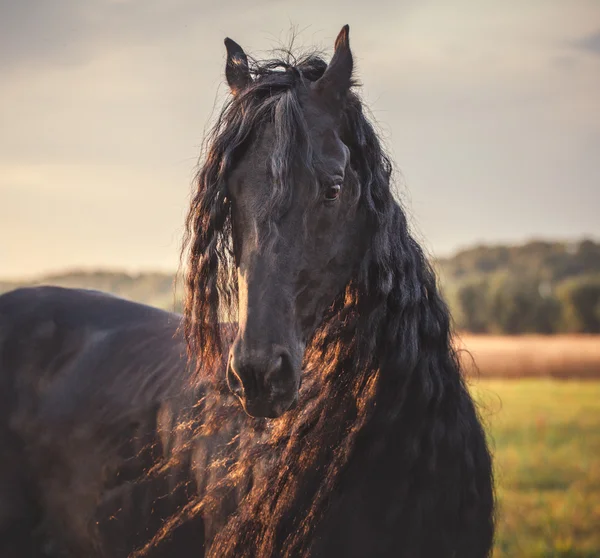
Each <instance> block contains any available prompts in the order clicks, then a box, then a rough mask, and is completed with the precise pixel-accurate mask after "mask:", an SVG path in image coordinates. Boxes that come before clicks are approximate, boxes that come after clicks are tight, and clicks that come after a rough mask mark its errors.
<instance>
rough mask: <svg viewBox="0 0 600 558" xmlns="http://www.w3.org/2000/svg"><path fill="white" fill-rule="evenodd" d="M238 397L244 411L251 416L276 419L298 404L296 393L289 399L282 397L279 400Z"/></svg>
mask: <svg viewBox="0 0 600 558" xmlns="http://www.w3.org/2000/svg"><path fill="white" fill-rule="evenodd" d="M238 399H239V400H240V403H241V404H242V408H243V409H244V411H245V413H246V414H247V415H248V416H250V417H253V418H266V419H277V418H280V417H281V416H283V415H284V414H285V413H287V412H288V411H290V410H292V409H294V408H295V407H296V406H297V405H298V395H297V394H296V395H294V397H293V398H292V399H291V400H290V399H284V400H281V401H268V400H267V401H262V400H259V399H254V400H252V401H246V400H245V399H243V398H241V397H240V398H238Z"/></svg>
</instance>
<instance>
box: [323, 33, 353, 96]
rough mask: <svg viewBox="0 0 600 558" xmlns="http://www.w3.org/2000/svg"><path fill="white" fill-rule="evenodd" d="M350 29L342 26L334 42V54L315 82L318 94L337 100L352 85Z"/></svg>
mask: <svg viewBox="0 0 600 558" xmlns="http://www.w3.org/2000/svg"><path fill="white" fill-rule="evenodd" d="M349 33H350V27H349V26H348V25H344V27H342V30H341V31H340V33H339V35H338V36H337V39H336V40H335V52H334V53H333V58H332V59H331V62H330V63H329V66H327V69H326V70H325V73H324V74H323V75H322V76H321V77H320V78H319V79H318V80H317V81H316V82H315V84H314V89H315V91H317V92H318V93H320V94H322V95H326V96H330V97H331V98H333V99H335V100H339V99H340V98H341V96H342V95H343V94H344V93H346V92H347V91H348V89H350V86H351V85H352V68H353V64H354V63H353V61H352V51H351V50H350V39H349Z"/></svg>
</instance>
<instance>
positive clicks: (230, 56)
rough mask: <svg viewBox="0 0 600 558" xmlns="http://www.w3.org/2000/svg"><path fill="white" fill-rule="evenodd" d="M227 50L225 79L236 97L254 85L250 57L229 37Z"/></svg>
mask: <svg viewBox="0 0 600 558" xmlns="http://www.w3.org/2000/svg"><path fill="white" fill-rule="evenodd" d="M225 48H226V49H227V64H226V65H225V77H226V78H227V83H228V84H229V88H230V89H231V92H232V93H233V95H234V96H236V95H238V94H239V93H240V91H242V90H243V89H245V88H246V87H248V85H250V83H252V78H251V77H250V68H249V67H248V57H247V56H246V53H245V52H244V51H243V49H242V47H241V46H240V45H238V44H237V43H236V42H235V41H232V40H231V39H230V38H229V37H227V38H226V39H225Z"/></svg>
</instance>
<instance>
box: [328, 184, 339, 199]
mask: <svg viewBox="0 0 600 558" xmlns="http://www.w3.org/2000/svg"><path fill="white" fill-rule="evenodd" d="M341 191H342V185H341V184H332V185H331V186H328V187H327V190H326V191H325V201H328V202H332V201H335V200H337V199H338V198H339V197H340V193H341Z"/></svg>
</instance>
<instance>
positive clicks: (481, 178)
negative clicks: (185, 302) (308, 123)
mask: <svg viewBox="0 0 600 558" xmlns="http://www.w3.org/2000/svg"><path fill="white" fill-rule="evenodd" d="M346 23H348V24H350V40H351V45H352V49H353V52H354V55H355V61H356V70H357V75H358V77H359V79H360V80H361V82H362V83H363V84H364V86H363V96H364V98H365V99H366V101H367V104H368V105H369V107H370V109H371V111H372V113H373V114H374V116H375V118H376V119H377V121H378V123H379V128H380V129H381V131H382V134H383V136H384V138H385V140H386V143H387V144H388V145H389V146H390V148H391V151H392V154H393V157H394V160H395V162H396V166H397V168H398V170H399V171H400V172H401V182H400V184H401V188H402V192H403V196H404V198H405V203H406V206H407V209H408V212H409V214H410V216H411V220H412V222H413V223H414V226H415V228H416V230H417V231H418V235H419V238H421V239H423V240H424V242H425V244H426V246H427V248H428V249H429V250H430V252H433V253H434V254H437V255H444V254H448V253H450V252H452V251H453V250H456V249H457V248H460V247H464V246H467V245H470V244H473V243H475V242H505V241H506V242H521V241H525V240H528V239H531V238H540V237H549V238H553V239H579V238H581V237H583V236H585V235H587V236H592V237H596V238H597V237H600V217H599V214H600V1H599V0H588V1H585V0H569V1H567V0H528V1H527V2H523V1H522V0H503V1H499V0H470V1H467V0H455V1H453V2H449V1H448V0H438V1H427V0H418V1H417V0H414V1H413V0H385V1H375V0H344V1H339V0H327V1H326V2H325V1H323V0H302V1H298V0H287V1H276V0H271V1H248V0H245V1H244V2H240V1H239V0H229V1H227V2H208V1H206V0H110V1H109V0H85V1H82V0H0V278H7V277H17V276H21V277H23V276H32V275H35V274H38V273H42V272H50V271H61V270H64V269H67V268H96V267H110V268H113V269H114V268H123V269H126V270H132V271H135V270H145V269H164V270H174V269H175V268H176V265H177V261H178V250H179V245H180V240H181V235H182V224H183V219H184V215H185V211H186V208H187V204H188V199H189V193H190V189H191V180H192V176H193V173H194V171H195V165H196V162H197V158H198V155H199V152H200V145H201V142H202V138H203V134H204V129H205V126H206V124H207V122H208V121H209V120H210V117H211V115H212V114H213V112H214V111H213V107H214V106H215V103H216V106H217V107H220V106H221V103H222V100H223V98H224V95H225V93H226V89H225V86H224V84H223V68H224V60H225V49H224V46H223V39H224V38H225V37H226V36H230V37H231V38H233V39H234V40H236V41H237V42H238V43H240V44H241V45H242V46H243V47H244V48H245V49H246V51H247V52H249V53H253V54H258V55H260V54H263V55H264V54H265V53H266V51H267V50H269V49H271V48H273V47H276V46H279V45H280V44H281V41H283V42H285V41H286V40H287V38H288V36H289V31H290V28H291V25H292V24H294V25H297V27H298V29H299V31H300V37H299V43H300V44H301V45H304V46H312V45H316V46H319V47H321V48H326V49H328V50H330V49H331V46H332V44H333V40H334V39H335V36H336V35H337V33H338V31H339V30H340V28H341V27H342V25H344V24H346Z"/></svg>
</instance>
